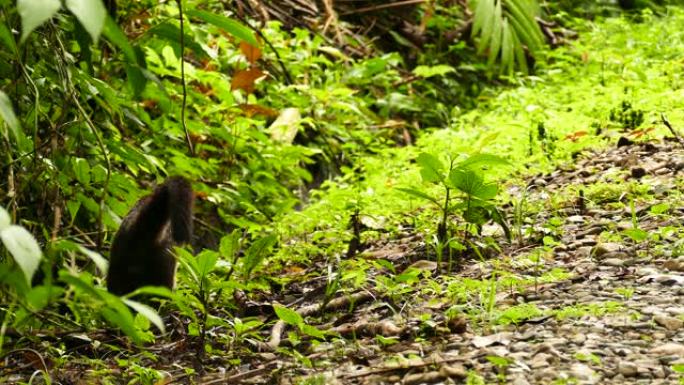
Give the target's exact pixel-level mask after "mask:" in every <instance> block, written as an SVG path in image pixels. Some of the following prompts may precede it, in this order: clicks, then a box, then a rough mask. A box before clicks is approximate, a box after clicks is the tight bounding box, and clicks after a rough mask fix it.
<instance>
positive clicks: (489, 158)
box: [456, 153, 511, 169]
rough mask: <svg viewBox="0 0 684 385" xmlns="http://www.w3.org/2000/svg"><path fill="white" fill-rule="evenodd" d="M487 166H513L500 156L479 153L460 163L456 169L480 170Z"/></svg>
mask: <svg viewBox="0 0 684 385" xmlns="http://www.w3.org/2000/svg"><path fill="white" fill-rule="evenodd" d="M485 166H511V163H510V162H509V161H507V160H506V159H504V158H502V157H500V156H496V155H491V154H484V153H479V154H474V155H471V156H470V157H468V159H465V160H464V161H462V162H459V163H458V164H457V165H456V168H461V169H465V168H470V169H478V168H481V167H485Z"/></svg>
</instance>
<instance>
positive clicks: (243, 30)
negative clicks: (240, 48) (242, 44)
mask: <svg viewBox="0 0 684 385" xmlns="http://www.w3.org/2000/svg"><path fill="white" fill-rule="evenodd" d="M185 13H186V14H187V15H188V16H193V17H196V18H198V19H202V20H203V21H205V22H207V23H209V24H213V25H215V26H216V27H219V28H221V29H223V30H224V31H225V32H228V33H229V34H231V35H233V36H235V37H237V38H238V39H242V40H244V41H246V42H247V43H249V44H251V45H253V46H255V47H258V46H259V42H258V41H257V39H256V38H255V37H254V33H252V30H250V29H249V28H248V27H246V26H244V25H243V24H242V23H240V22H239V21H237V20H234V19H231V18H229V17H225V16H221V15H217V14H215V13H211V12H206V11H201V10H199V9H189V10H187V11H186V12H185Z"/></svg>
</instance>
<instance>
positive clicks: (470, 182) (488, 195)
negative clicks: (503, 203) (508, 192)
mask: <svg viewBox="0 0 684 385" xmlns="http://www.w3.org/2000/svg"><path fill="white" fill-rule="evenodd" d="M449 182H450V184H451V186H453V187H454V188H457V189H458V190H460V191H461V192H464V193H466V194H468V195H470V196H473V197H476V198H479V199H482V200H488V199H492V198H494V197H495V196H496V194H497V193H498V191H499V189H498V187H497V186H496V185H495V184H493V183H484V180H483V179H482V176H481V175H479V174H478V173H477V172H475V171H473V170H470V169H461V168H457V169H453V170H451V173H450V174H449Z"/></svg>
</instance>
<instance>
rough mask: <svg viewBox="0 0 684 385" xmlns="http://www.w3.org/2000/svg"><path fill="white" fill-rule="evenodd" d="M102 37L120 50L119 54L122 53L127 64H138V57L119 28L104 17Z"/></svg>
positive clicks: (109, 18) (110, 19) (108, 18)
mask: <svg viewBox="0 0 684 385" xmlns="http://www.w3.org/2000/svg"><path fill="white" fill-rule="evenodd" d="M102 35H104V37H105V38H106V39H107V40H109V42H110V43H112V44H114V45H115V46H116V47H118V48H119V49H120V50H121V52H123V55H124V57H125V58H126V61H127V62H128V63H138V57H137V55H136V53H135V50H134V49H133V46H132V45H131V43H130V42H129V41H128V38H127V37H126V35H125V34H124V33H123V32H122V31H121V29H120V28H119V26H118V25H117V24H116V23H115V22H114V21H113V20H112V18H111V17H109V16H106V17H105V23H104V29H103V30H102Z"/></svg>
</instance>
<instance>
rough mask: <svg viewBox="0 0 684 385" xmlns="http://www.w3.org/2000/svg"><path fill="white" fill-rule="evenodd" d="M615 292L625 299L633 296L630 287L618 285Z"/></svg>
mask: <svg viewBox="0 0 684 385" xmlns="http://www.w3.org/2000/svg"><path fill="white" fill-rule="evenodd" d="M615 293H616V294H619V295H621V296H623V297H624V298H625V299H630V298H632V296H634V288H632V287H618V288H616V289H615Z"/></svg>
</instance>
